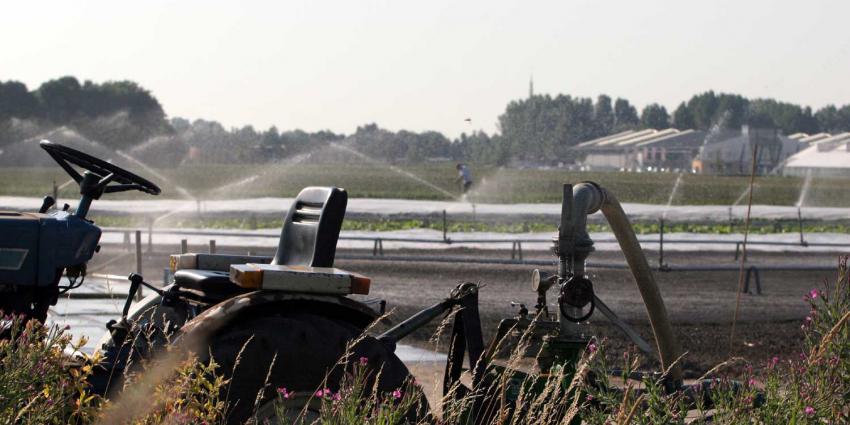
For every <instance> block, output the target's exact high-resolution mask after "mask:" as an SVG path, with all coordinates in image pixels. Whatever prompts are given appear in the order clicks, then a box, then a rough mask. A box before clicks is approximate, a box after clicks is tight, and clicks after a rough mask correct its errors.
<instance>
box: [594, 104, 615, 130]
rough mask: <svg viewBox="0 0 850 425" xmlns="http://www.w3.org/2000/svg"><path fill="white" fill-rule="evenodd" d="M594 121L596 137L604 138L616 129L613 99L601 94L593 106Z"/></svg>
mask: <svg viewBox="0 0 850 425" xmlns="http://www.w3.org/2000/svg"><path fill="white" fill-rule="evenodd" d="M593 119H594V121H595V122H596V136H598V137H602V136H605V135H608V134H611V131H612V130H613V129H614V107H613V106H611V97H609V96H607V95H604V94H600V95H599V96H598V97H597V98H596V104H594V105H593Z"/></svg>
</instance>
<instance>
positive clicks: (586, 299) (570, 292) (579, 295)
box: [558, 276, 596, 323]
mask: <svg viewBox="0 0 850 425" xmlns="http://www.w3.org/2000/svg"><path fill="white" fill-rule="evenodd" d="M558 305H559V306H560V309H561V315H562V316H563V317H564V318H565V319H567V320H569V321H570V322H574V323H579V322H583V321H585V320H587V319H588V318H589V317H590V316H591V315H592V314H593V310H594V309H595V308H596V303H595V302H594V297H593V282H591V281H590V279H588V278H587V277H584V276H573V277H571V278H570V279H569V280H568V281H566V282H565V283H564V284H563V285H562V286H561V293H560V294H559V295H558ZM588 305H589V306H590V309H589V310H588V311H587V313H585V314H583V315H580V316H575V315H573V313H570V312H569V310H573V309H575V310H579V311H582V310H583V309H584V308H585V307H587V306H588ZM570 307H571V308H570Z"/></svg>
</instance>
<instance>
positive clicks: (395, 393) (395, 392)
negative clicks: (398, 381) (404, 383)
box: [393, 390, 401, 400]
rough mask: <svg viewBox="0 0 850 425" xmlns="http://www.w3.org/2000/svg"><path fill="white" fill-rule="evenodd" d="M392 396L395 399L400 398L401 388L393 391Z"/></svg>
mask: <svg viewBox="0 0 850 425" xmlns="http://www.w3.org/2000/svg"><path fill="white" fill-rule="evenodd" d="M393 398H394V399H396V400H398V399H400V398H401V390H395V391H393Z"/></svg>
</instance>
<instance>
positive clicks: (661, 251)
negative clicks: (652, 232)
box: [658, 217, 664, 268]
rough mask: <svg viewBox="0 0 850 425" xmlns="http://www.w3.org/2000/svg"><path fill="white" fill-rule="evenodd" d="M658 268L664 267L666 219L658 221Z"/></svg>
mask: <svg viewBox="0 0 850 425" xmlns="http://www.w3.org/2000/svg"><path fill="white" fill-rule="evenodd" d="M658 225H659V226H658V230H659V231H660V232H659V233H658V267H659V268H661V267H664V217H661V218H660V219H659V220H658Z"/></svg>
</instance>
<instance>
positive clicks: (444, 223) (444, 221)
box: [443, 210, 446, 242]
mask: <svg viewBox="0 0 850 425" xmlns="http://www.w3.org/2000/svg"><path fill="white" fill-rule="evenodd" d="M445 241H446V210H443V242H445Z"/></svg>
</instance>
